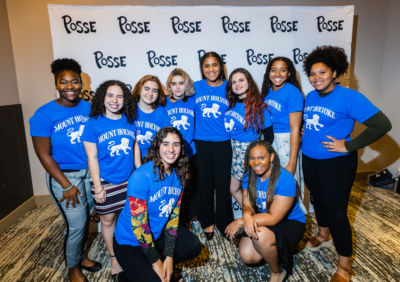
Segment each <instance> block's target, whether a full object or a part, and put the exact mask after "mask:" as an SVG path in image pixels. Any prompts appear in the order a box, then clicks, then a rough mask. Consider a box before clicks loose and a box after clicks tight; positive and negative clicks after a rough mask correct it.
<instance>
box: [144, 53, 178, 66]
mask: <svg viewBox="0 0 400 282" xmlns="http://www.w3.org/2000/svg"><path fill="white" fill-rule="evenodd" d="M146 54H147V60H148V61H149V65H150V67H152V68H154V67H155V66H160V67H170V66H177V65H178V63H177V59H178V55H169V56H165V55H160V56H157V54H156V52H154V51H153V50H150V51H148V52H147V53H146Z"/></svg>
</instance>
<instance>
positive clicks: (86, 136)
mask: <svg viewBox="0 0 400 282" xmlns="http://www.w3.org/2000/svg"><path fill="white" fill-rule="evenodd" d="M81 138H82V140H83V141H87V142H91V143H97V136H96V132H95V126H94V124H93V120H92V119H90V120H89V121H88V122H87V123H86V125H85V129H84V130H83V133H82V137H81Z"/></svg>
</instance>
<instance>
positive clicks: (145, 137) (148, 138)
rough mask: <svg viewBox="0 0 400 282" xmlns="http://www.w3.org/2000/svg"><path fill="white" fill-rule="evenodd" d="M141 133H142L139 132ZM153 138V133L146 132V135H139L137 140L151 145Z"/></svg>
mask: <svg viewBox="0 0 400 282" xmlns="http://www.w3.org/2000/svg"><path fill="white" fill-rule="evenodd" d="M138 132H139V133H140V131H138ZM152 137H153V133H152V132H151V131H146V134H144V135H143V134H137V135H136V138H137V140H138V142H139V143H140V144H142V145H144V142H147V143H150V142H151V139H152Z"/></svg>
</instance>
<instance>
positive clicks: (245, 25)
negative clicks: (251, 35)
mask: <svg viewBox="0 0 400 282" xmlns="http://www.w3.org/2000/svg"><path fill="white" fill-rule="evenodd" d="M221 21H222V29H223V30H224V32H225V33H228V32H229V31H232V32H234V33H238V32H239V33H243V32H250V21H244V22H241V21H232V22H231V19H230V18H229V17H228V16H223V17H222V18H221Z"/></svg>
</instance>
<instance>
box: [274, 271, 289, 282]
mask: <svg viewBox="0 0 400 282" xmlns="http://www.w3.org/2000/svg"><path fill="white" fill-rule="evenodd" d="M270 272H271V273H275V274H283V275H282V280H281V281H286V279H287V276H288V273H287V272H286V269H284V268H282V269H281V270H280V271H279V272H273V271H271V270H270ZM270 278H271V277H270Z"/></svg>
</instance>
